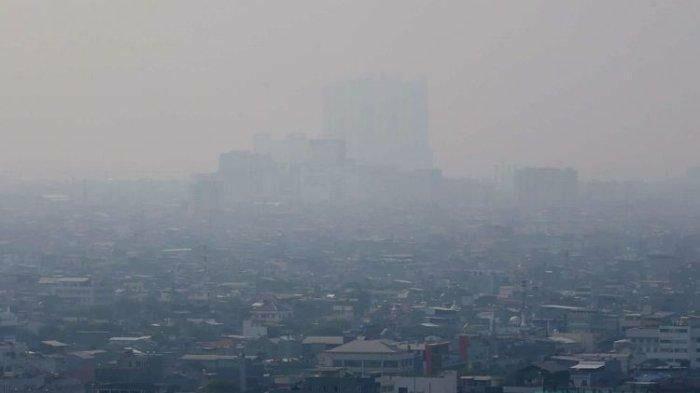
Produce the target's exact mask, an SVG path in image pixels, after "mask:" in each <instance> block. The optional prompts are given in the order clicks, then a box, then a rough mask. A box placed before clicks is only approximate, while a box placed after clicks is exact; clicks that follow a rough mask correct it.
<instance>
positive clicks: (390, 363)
mask: <svg viewBox="0 0 700 393" xmlns="http://www.w3.org/2000/svg"><path fill="white" fill-rule="evenodd" d="M698 352H700V349H698ZM384 367H386V368H398V367H399V362H397V361H396V360H385V361H384Z"/></svg>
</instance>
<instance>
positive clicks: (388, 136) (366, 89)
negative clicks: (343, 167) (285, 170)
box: [324, 76, 433, 170]
mask: <svg viewBox="0 0 700 393" xmlns="http://www.w3.org/2000/svg"><path fill="white" fill-rule="evenodd" d="M427 90H428V89H427V83H426V81H425V80H415V81H414V80H411V81H405V80H401V79H396V78H392V77H386V76H381V77H367V78H363V79H354V80H348V81H344V82H341V83H337V84H335V85H332V86H329V87H328V88H326V90H325V108H324V118H325V119H324V122H325V124H324V129H325V133H326V135H327V136H328V137H330V138H334V139H341V140H344V141H345V142H346V144H347V155H348V158H350V159H353V160H355V161H357V162H358V163H359V164H364V165H372V166H389V167H395V168H398V169H402V170H419V169H430V168H432V167H433V153H432V151H431V149H430V143H429V140H428V91H427Z"/></svg>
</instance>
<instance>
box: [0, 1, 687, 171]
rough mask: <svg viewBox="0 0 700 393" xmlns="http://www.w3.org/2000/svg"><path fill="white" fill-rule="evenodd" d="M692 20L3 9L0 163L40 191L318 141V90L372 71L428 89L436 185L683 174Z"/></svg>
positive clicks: (626, 6)
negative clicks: (421, 81) (508, 171)
mask: <svg viewBox="0 0 700 393" xmlns="http://www.w3.org/2000/svg"><path fill="white" fill-rule="evenodd" d="M698 7H700V5H698V4H697V3H695V2H674V3H662V2H654V1H649V2H646V1H644V2H639V1H620V2H614V3H611V4H599V3H587V2H567V4H561V3H556V2H547V1H534V2H532V3H517V4H513V3H506V2H458V1H454V2H450V1H448V2H435V1H429V2H425V1H402V2H385V3H381V4H378V3H376V2H369V1H357V2H342V1H334V2H325V1H312V0H309V1H306V2H302V3H301V5H299V4H297V3H295V5H291V4H282V5H280V4H275V5H272V4H267V3H264V2H212V3H208V4H206V5H204V4H200V5H198V7H197V8H193V7H191V5H190V3H188V2H180V1H173V2H167V3H158V2H153V3H148V2H146V3H143V2H136V3H133V4H131V5H130V6H129V7H125V6H123V5H120V4H118V3H100V4H99V5H94V6H89V5H87V4H85V3H81V2H66V3H65V4H62V5H57V4H56V5H48V4H46V3H44V2H38V1H21V2H20V1H10V2H8V3H7V7H6V8H5V11H6V12H4V13H3V14H2V15H1V16H0V18H1V19H0V21H1V22H2V25H3V26H4V29H5V30H4V31H5V33H4V34H2V36H0V47H2V49H3V50H4V51H5V53H7V57H6V61H4V62H3V63H2V65H0V70H1V71H2V73H1V74H0V75H2V77H0V82H2V85H3V86H4V88H3V91H2V92H1V93H0V104H1V105H0V133H2V136H3V138H4V141H3V144H2V145H1V146H0V156H1V157H2V158H1V159H0V164H2V166H3V168H4V169H3V170H4V171H5V172H8V171H9V172H11V173H19V174H26V175H27V176H35V177H36V176H40V177H41V176H43V177H49V178H50V177H55V176H58V175H60V176H62V177H66V176H75V177H82V176H84V175H85V173H86V172H89V173H91V174H92V175H93V176H96V175H99V176H104V175H115V176H117V175H130V176H135V177H136V175H131V174H140V175H148V174H153V175H156V176H162V175H163V174H170V173H171V174H177V175H178V176H185V175H186V174H189V173H195V172H201V171H208V170H211V169H212V168H214V167H215V164H216V157H217V156H218V155H219V154H220V153H221V152H224V151H228V150H230V149H235V148H247V147H248V146H249V143H250V142H249V141H250V140H251V138H252V136H253V135H254V134H257V133H260V132H268V133H271V134H274V135H276V136H283V135H286V134H288V133H294V132H306V133H307V134H309V135H311V136H315V135H319V134H321V133H322V130H323V125H322V123H323V121H322V107H323V105H322V100H323V97H322V96H323V93H322V91H323V88H324V87H325V86H328V85H330V84H333V83H336V82H338V81H342V80H344V79H348V78H355V77H357V76H361V75H366V74H370V75H371V74H382V73H386V74H389V75H398V76H399V77H403V78H408V79H415V78H425V79H426V80H427V82H428V89H429V99H430V105H429V107H430V142H431V145H432V147H433V150H434V152H435V162H436V166H438V167H440V168H442V169H443V170H444V171H445V173H446V174H447V175H450V176H469V177H482V178H485V177H490V176H491V175H492V173H493V170H494V169H493V168H494V166H496V165H499V164H507V165H518V166H547V167H566V166H572V167H576V168H577V169H578V170H579V171H580V173H581V175H582V176H583V177H585V178H603V179H610V178H612V179H627V178H661V177H666V176H681V175H682V174H683V173H684V172H685V170H686V168H688V167H692V166H697V165H698V164H700V162H698V159H697V158H696V154H695V150H696V148H697V146H698V145H700V140H699V139H698V138H700V135H699V132H698V128H699V126H700V122H699V121H698V119H697V116H696V115H695V111H694V102H695V100H696V98H697V94H698V91H699V88H698V84H697V83H698V82H697V78H695V77H694V73H695V70H696V69H697V68H698V67H697V66H698V58H697V57H696V56H693V55H692V54H693V53H694V42H695V38H696V37H697V35H698V27H697V24H696V23H695V17H694V15H697V13H698ZM290 76H292V77H290Z"/></svg>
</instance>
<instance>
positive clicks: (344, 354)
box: [319, 340, 421, 375]
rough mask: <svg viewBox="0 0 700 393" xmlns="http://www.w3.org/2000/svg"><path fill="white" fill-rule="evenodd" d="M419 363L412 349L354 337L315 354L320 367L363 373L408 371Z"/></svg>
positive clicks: (386, 342) (412, 369) (389, 342)
mask: <svg viewBox="0 0 700 393" xmlns="http://www.w3.org/2000/svg"><path fill="white" fill-rule="evenodd" d="M420 362H421V360H420V358H419V357H418V356H417V354H416V353H415V352H413V351H409V350H402V349H400V348H399V347H398V346H397V345H396V343H394V342H391V341H387V340H355V341H351V342H349V343H347V344H343V345H340V346H338V347H335V348H333V349H329V350H327V351H324V352H322V353H321V354H319V365H320V366H322V367H343V368H345V369H347V370H348V371H350V372H354V373H360V374H363V375H366V374H374V373H380V374H401V373H411V372H414V371H416V370H417V369H418V368H420Z"/></svg>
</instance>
